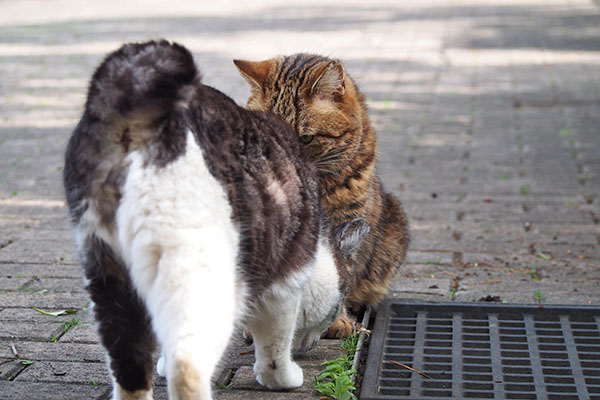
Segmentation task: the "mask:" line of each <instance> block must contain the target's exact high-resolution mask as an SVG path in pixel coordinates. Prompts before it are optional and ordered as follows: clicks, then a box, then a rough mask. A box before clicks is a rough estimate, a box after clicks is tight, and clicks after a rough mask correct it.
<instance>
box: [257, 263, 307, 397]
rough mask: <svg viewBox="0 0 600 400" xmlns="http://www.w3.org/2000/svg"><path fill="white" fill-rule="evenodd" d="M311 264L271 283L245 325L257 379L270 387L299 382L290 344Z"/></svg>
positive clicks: (299, 378) (295, 385) (282, 386)
mask: <svg viewBox="0 0 600 400" xmlns="http://www.w3.org/2000/svg"><path fill="white" fill-rule="evenodd" d="M312 271H313V264H312V263H311V264H310V265H306V266H304V267H302V268H301V269H300V270H299V271H297V272H294V273H292V274H290V275H289V276H288V277H287V278H286V279H285V280H284V281H283V282H274V283H273V284H272V285H271V286H270V287H269V288H268V289H266V290H265V293H263V294H262V295H261V297H260V299H259V300H258V301H257V303H256V304H255V310H254V312H253V313H252V316H251V317H250V318H248V319H247V323H246V325H247V327H248V329H250V332H251V333H252V337H253V339H254V349H255V356H256V363H255V364H254V373H255V374H256V380H257V381H258V382H259V383H260V384H261V385H263V386H266V387H268V388H269V389H291V388H295V387H298V386H301V385H302V381H303V374H302V369H301V368H300V367H299V366H298V364H296V363H295V362H294V361H292V358H291V355H292V343H293V338H294V330H295V326H296V318H297V315H298V309H299V306H300V302H301V300H302V289H303V287H304V286H305V285H306V283H307V281H308V280H309V279H310V277H311V275H312Z"/></svg>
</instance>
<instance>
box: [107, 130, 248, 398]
mask: <svg viewBox="0 0 600 400" xmlns="http://www.w3.org/2000/svg"><path fill="white" fill-rule="evenodd" d="M128 161H129V162H130V167H129V171H128V175H127V178H126V181H125V184H124V188H123V197H122V199H121V203H120V206H119V208H118V210H117V218H116V219H117V229H118V242H119V245H120V248H121V249H123V250H122V254H121V256H122V258H123V260H124V261H125V264H126V265H127V266H128V268H129V269H130V273H131V278H132V281H133V284H134V287H135V288H136V289H137V291H138V293H139V295H140V297H141V298H142V299H143V300H144V302H145V303H146V306H147V308H148V311H149V313H150V316H151V319H152V326H153V328H154V331H155V333H156V335H157V337H158V339H159V342H160V343H161V345H162V348H163V351H164V352H165V354H167V357H166V359H165V360H164V361H165V372H166V375H167V380H168V383H169V396H170V398H171V399H183V398H200V399H210V398H211V390H210V379H211V376H212V373H213V371H214V368H215V366H216V364H217V363H218V361H219V359H220V357H221V355H222V353H223V351H224V350H225V347H226V346H227V343H228V341H229V337H230V335H231V333H232V331H233V327H234V322H235V315H236V309H237V308H239V305H240V304H241V303H242V300H243V299H242V298H241V297H242V296H243V290H242V291H241V292H242V293H237V294H236V261H237V251H238V244H239V235H238V232H237V230H236V228H235V226H234V225H233V222H232V220H231V216H232V210H231V207H230V205H229V201H228V199H227V195H226V193H225V191H224V190H223V188H222V187H221V185H220V184H219V182H218V181H217V180H216V179H215V178H214V177H213V176H212V175H211V174H210V172H209V171H208V168H207V166H206V163H205V161H204V157H203V154H202V150H201V149H200V148H199V147H198V146H197V144H196V142H195V140H194V138H193V136H192V134H191V133H188V136H187V148H186V153H185V155H183V156H181V157H180V158H178V159H177V160H175V161H173V162H172V163H170V164H168V165H167V166H165V167H162V168H159V167H155V166H146V165H145V163H144V157H143V154H142V153H141V152H140V151H135V152H132V153H131V154H130V155H129V156H128Z"/></svg>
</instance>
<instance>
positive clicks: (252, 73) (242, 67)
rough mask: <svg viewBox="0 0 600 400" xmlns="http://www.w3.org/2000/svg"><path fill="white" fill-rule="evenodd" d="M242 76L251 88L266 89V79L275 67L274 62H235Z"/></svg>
mask: <svg viewBox="0 0 600 400" xmlns="http://www.w3.org/2000/svg"><path fill="white" fill-rule="evenodd" d="M233 63H234V64H235V66H236V67H237V69H238V71H240V74H242V76H243V77H244V79H245V80H246V81H248V83H249V84H250V86H254V87H258V88H260V89H263V88H264V85H265V79H266V78H267V75H269V71H271V68H272V67H273V63H274V60H265V61H245V60H233Z"/></svg>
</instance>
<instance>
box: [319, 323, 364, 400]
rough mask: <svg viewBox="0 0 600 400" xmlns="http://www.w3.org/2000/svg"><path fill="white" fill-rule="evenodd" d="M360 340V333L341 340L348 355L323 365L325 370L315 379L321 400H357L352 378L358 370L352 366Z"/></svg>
mask: <svg viewBox="0 0 600 400" xmlns="http://www.w3.org/2000/svg"><path fill="white" fill-rule="evenodd" d="M358 338H359V335H358V333H353V334H352V335H350V336H348V337H347V338H344V339H341V341H340V343H341V346H342V349H343V350H344V351H345V352H346V355H345V356H344V357H341V358H338V359H337V360H332V361H325V362H323V363H322V364H321V365H322V366H324V367H325V369H324V370H323V371H321V373H320V374H319V376H317V377H316V378H315V389H316V390H317V392H319V395H320V396H321V397H320V398H321V399H335V400H356V399H357V397H356V395H355V394H354V393H353V391H354V390H356V386H355V385H354V381H353V380H352V377H353V375H354V374H355V373H356V370H354V369H352V364H353V362H354V355H355V353H356V347H357V346H358Z"/></svg>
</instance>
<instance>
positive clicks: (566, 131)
mask: <svg viewBox="0 0 600 400" xmlns="http://www.w3.org/2000/svg"><path fill="white" fill-rule="evenodd" d="M574 133H575V132H573V130H572V129H568V128H563V129H561V130H560V131H559V132H558V134H559V135H560V137H569V136H573V134H574Z"/></svg>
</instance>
